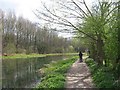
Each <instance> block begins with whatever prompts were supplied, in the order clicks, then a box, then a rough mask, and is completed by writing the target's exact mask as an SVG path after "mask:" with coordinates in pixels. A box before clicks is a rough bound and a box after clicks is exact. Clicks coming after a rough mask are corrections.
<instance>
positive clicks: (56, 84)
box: [36, 57, 78, 90]
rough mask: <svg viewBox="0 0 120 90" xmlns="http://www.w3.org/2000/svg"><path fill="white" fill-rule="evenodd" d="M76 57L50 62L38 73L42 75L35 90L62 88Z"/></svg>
mask: <svg viewBox="0 0 120 90" xmlns="http://www.w3.org/2000/svg"><path fill="white" fill-rule="evenodd" d="M77 58H78V57H72V58H69V59H66V60H61V61H57V62H52V63H50V64H49V65H46V66H45V67H43V68H42V69H41V70H40V71H41V73H42V74H43V77H42V79H41V82H40V83H39V84H38V85H37V86H36V88H37V89H38V90H39V89H43V88H64V84H65V79H66V73H67V70H68V69H69V68H70V66H71V65H72V64H73V63H74V62H75V61H76V60H77Z"/></svg>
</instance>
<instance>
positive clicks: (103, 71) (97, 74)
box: [86, 58, 120, 89]
mask: <svg viewBox="0 0 120 90" xmlns="http://www.w3.org/2000/svg"><path fill="white" fill-rule="evenodd" d="M86 63H87V65H88V66H89V68H90V71H91V74H92V79H93V82H94V84H95V85H96V87H97V88H115V89H116V88H120V82H116V80H115V77H114V74H113V71H112V70H111V69H110V68H108V67H104V66H98V65H97V64H96V63H95V62H94V61H93V60H92V59H90V58H89V59H87V60H86Z"/></svg>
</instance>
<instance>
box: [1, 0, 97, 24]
mask: <svg viewBox="0 0 120 90" xmlns="http://www.w3.org/2000/svg"><path fill="white" fill-rule="evenodd" d="M41 1H44V2H46V3H47V4H48V5H50V3H51V1H54V0H0V9H2V10H3V11H6V12H7V11H9V10H12V11H14V12H15V14H16V15H17V16H23V17H24V18H27V19H29V20H30V21H32V22H39V20H38V18H37V17H36V16H35V15H34V13H33V11H35V10H36V9H40V7H41ZM85 1H86V3H87V5H91V3H92V2H93V1H95V0H85Z"/></svg>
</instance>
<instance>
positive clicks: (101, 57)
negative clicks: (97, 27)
mask: <svg viewBox="0 0 120 90" xmlns="http://www.w3.org/2000/svg"><path fill="white" fill-rule="evenodd" d="M96 45H97V62H98V64H99V65H103V60H104V57H105V53H104V50H103V47H104V43H103V40H102V38H101V35H98V40H97V42H96Z"/></svg>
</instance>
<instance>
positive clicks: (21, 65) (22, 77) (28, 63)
mask: <svg viewBox="0 0 120 90" xmlns="http://www.w3.org/2000/svg"><path fill="white" fill-rule="evenodd" d="M67 57H69V56H48V57H37V58H25V59H23V58H19V59H4V60H2V88H26V87H27V88H31V87H33V85H35V83H37V82H39V81H40V78H41V75H40V73H39V72H37V71H38V70H39V69H40V68H42V67H44V65H45V64H49V63H50V62H52V61H58V60H63V59H65V58H67Z"/></svg>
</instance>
